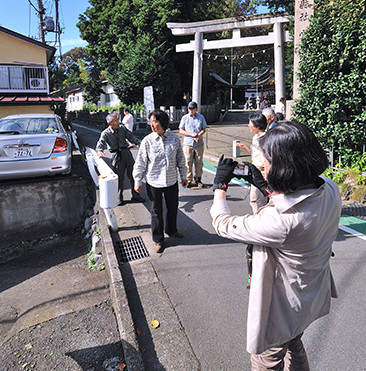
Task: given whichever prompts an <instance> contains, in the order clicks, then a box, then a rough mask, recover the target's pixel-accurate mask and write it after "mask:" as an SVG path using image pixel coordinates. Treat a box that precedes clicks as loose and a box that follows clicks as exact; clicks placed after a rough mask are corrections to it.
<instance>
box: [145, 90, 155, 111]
mask: <svg viewBox="0 0 366 371" xmlns="http://www.w3.org/2000/svg"><path fill="white" fill-rule="evenodd" d="M144 106H145V112H146V115H148V114H149V113H150V112H151V111H154V109H155V105H154V92H153V87H152V86H145V87H144Z"/></svg>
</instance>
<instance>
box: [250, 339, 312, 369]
mask: <svg viewBox="0 0 366 371" xmlns="http://www.w3.org/2000/svg"><path fill="white" fill-rule="evenodd" d="M301 336H302V334H300V335H298V336H296V337H295V338H294V339H292V340H290V341H289V342H287V343H285V344H283V345H280V346H278V347H273V348H270V349H267V350H266V351H265V352H263V353H261V354H252V355H251V358H250V360H251V363H252V371H267V370H271V371H282V370H286V371H310V368H309V363H308V358H307V356H306V352H305V348H304V345H303V343H302V341H301Z"/></svg>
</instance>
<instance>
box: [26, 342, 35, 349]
mask: <svg viewBox="0 0 366 371" xmlns="http://www.w3.org/2000/svg"><path fill="white" fill-rule="evenodd" d="M32 348H33V345H32V344H31V343H28V344H27V345H26V346H25V349H28V350H29V349H32Z"/></svg>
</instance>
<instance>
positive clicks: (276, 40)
mask: <svg viewBox="0 0 366 371" xmlns="http://www.w3.org/2000/svg"><path fill="white" fill-rule="evenodd" d="M288 22H289V17H288V16H287V15H279V16H274V15H273V14H261V15H254V16H243V18H242V19H237V18H224V19H216V20H213V21H202V22H191V23H167V27H168V28H170V29H171V31H172V34H173V35H175V36H184V35H194V40H192V41H191V42H190V43H188V44H178V45H176V52H178V53H179V52H187V51H193V52H194V53H193V81H192V100H193V101H196V102H197V104H198V106H200V105H201V87H202V60H203V50H212V49H224V48H234V47H243V46H252V45H266V44H274V65H275V93H276V102H278V101H279V99H280V97H284V96H285V76H284V61H283V43H284V42H287V41H290V37H289V33H288V31H286V32H283V30H282V24H283V23H288ZM272 24H273V32H270V33H269V34H268V35H263V36H253V37H241V32H240V30H241V29H244V28H252V27H263V26H268V25H272ZM222 31H232V37H231V39H223V40H210V41H208V40H204V39H203V34H204V33H212V32H222Z"/></svg>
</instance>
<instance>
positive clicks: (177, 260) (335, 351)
mask: <svg viewBox="0 0 366 371" xmlns="http://www.w3.org/2000/svg"><path fill="white" fill-rule="evenodd" d="M79 133H80V136H81V137H84V138H85V141H88V142H89V143H90V144H89V145H91V146H93V144H92V143H93V141H94V145H95V141H96V140H97V138H98V137H99V135H98V134H97V133H94V135H93V134H92V132H89V131H88V133H86V132H85V131H84V130H80V131H79ZM93 138H94V139H93ZM136 151H137V149H134V150H133V152H134V153H136ZM212 180H213V176H212V174H211V173H209V172H205V173H204V176H203V182H204V183H207V184H212ZM228 202H229V206H230V209H231V211H232V213H233V214H239V215H240V214H244V213H250V212H251V209H250V206H249V196H248V190H247V189H246V188H244V187H242V186H240V185H235V184H234V185H231V186H230V187H229V190H228ZM211 204H212V190H211V189H210V188H207V189H202V190H190V189H183V188H182V187H180V204H179V214H178V225H179V230H181V231H182V232H183V233H184V234H185V238H184V239H183V240H180V241H179V242H175V243H168V247H167V249H166V250H165V251H164V253H163V254H161V255H158V254H155V255H152V256H151V257H150V261H151V264H152V265H153V267H154V270H155V274H156V276H157V277H158V280H159V281H160V283H161V284H162V286H163V287H164V290H165V291H166V293H167V294H168V296H169V299H170V301H171V304H172V306H173V308H174V310H175V312H176V313H177V315H178V318H179V321H180V323H181V325H182V326H183V328H184V331H185V334H186V336H187V338H188V340H189V343H190V345H191V347H192V349H193V352H194V354H195V356H196V357H197V359H198V361H199V363H200V365H201V368H202V370H243V371H245V370H250V360H249V359H250V356H249V354H248V353H247V352H246V350H245V348H246V315H247V305H248V294H249V292H248V290H247V288H246V274H247V270H246V263H245V258H244V245H243V244H241V243H237V242H233V241H231V240H226V239H223V238H221V237H218V236H217V235H216V233H215V232H214V229H213V227H212V225H211V218H210V214H209V210H210V207H211ZM147 206H148V205H144V207H142V205H139V206H138V207H136V210H135V211H134V212H135V215H136V216H137V220H138V221H139V222H140V221H141V224H146V223H148V222H149V216H148V210H147ZM131 207H133V206H131ZM333 250H334V252H335V257H334V258H332V261H331V266H332V270H333V275H334V278H335V281H336V285H337V289H338V295H339V297H338V299H333V301H332V307H331V313H330V314H329V315H328V316H326V317H324V318H322V319H320V320H318V321H316V322H315V323H313V324H312V325H311V326H310V327H309V328H308V329H307V331H305V334H304V337H303V340H304V344H305V348H306V350H307V352H308V357H309V363H310V368H311V370H315V371H330V370H332V371H334V370H339V371H358V370H366V362H365V361H366V357H365V355H364V354H365V353H364V349H365V345H366V344H365V343H366V337H365V335H364V329H365V328H366V319H365V311H364V308H365V306H366V288H365V284H364V278H365V277H366V264H365V263H366V241H365V240H364V239H361V238H358V237H355V236H353V235H351V234H349V233H345V232H343V231H341V230H340V231H339V234H338V237H337V240H336V241H335V243H334V246H333ZM131 264H133V262H132V263H131ZM130 309H131V312H133V311H134V308H133V307H131V308H130ZM186 369H187V370H191V369H192V368H190V367H189V365H187V368H186Z"/></svg>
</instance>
